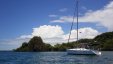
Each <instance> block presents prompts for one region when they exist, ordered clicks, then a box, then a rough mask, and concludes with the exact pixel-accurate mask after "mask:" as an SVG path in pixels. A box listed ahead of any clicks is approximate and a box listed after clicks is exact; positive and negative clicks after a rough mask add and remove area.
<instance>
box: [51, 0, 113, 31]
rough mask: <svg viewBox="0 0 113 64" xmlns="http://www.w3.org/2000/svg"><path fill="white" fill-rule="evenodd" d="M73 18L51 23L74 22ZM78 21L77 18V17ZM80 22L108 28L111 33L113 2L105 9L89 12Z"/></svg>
mask: <svg viewBox="0 0 113 64" xmlns="http://www.w3.org/2000/svg"><path fill="white" fill-rule="evenodd" d="M72 18H73V17H72V16H62V17H60V18H59V19H57V20H53V21H51V22H61V23H63V22H72ZM75 20H76V17H75ZM79 22H91V23H98V24H99V25H100V26H104V27H106V28H108V30H109V31H112V30H113V28H112V25H113V1H111V2H110V3H109V4H107V5H106V6H104V8H102V9H100V10H96V11H88V12H86V13H85V14H84V16H82V17H79Z"/></svg>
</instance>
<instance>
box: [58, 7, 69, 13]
mask: <svg viewBox="0 0 113 64" xmlns="http://www.w3.org/2000/svg"><path fill="white" fill-rule="evenodd" d="M67 10H68V9H67V8H62V9H60V10H59V11H60V12H65V11H67Z"/></svg>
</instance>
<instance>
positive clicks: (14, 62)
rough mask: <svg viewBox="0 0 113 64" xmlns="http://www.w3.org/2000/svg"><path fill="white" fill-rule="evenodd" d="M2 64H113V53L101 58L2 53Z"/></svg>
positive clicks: (52, 54) (52, 53)
mask: <svg viewBox="0 0 113 64" xmlns="http://www.w3.org/2000/svg"><path fill="white" fill-rule="evenodd" d="M0 64H113V52H102V55H101V56H91V55H88V56H85V55H67V53H66V52H0Z"/></svg>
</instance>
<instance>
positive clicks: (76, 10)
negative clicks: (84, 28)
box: [68, 0, 78, 43]
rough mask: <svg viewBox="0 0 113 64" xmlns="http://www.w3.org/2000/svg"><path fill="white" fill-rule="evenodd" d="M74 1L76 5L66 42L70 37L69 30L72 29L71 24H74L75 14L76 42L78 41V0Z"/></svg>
mask: <svg viewBox="0 0 113 64" xmlns="http://www.w3.org/2000/svg"><path fill="white" fill-rule="evenodd" d="M75 1H76V3H75V4H76V6H75V10H74V15H73V21H72V24H71V28H70V33H69V39H68V43H69V41H70V37H71V31H72V29H73V24H74V20H75V16H77V20H76V21H77V43H78V0H75Z"/></svg>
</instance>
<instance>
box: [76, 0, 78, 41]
mask: <svg viewBox="0 0 113 64" xmlns="http://www.w3.org/2000/svg"><path fill="white" fill-rule="evenodd" d="M76 16H77V43H78V34H79V33H78V0H76Z"/></svg>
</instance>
